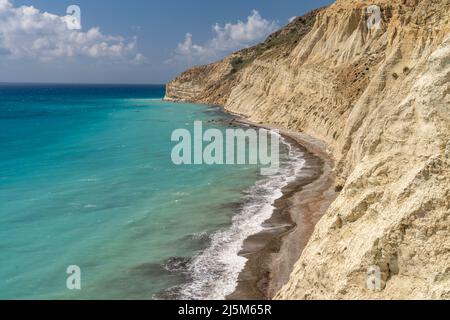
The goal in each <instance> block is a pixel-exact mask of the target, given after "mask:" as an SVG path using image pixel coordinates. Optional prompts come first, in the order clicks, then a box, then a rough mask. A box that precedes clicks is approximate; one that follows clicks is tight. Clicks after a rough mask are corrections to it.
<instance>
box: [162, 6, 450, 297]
mask: <svg viewBox="0 0 450 320" xmlns="http://www.w3.org/2000/svg"><path fill="white" fill-rule="evenodd" d="M373 4H376V5H378V6H379V7H380V8H381V17H382V23H381V25H380V28H379V29H369V28H368V26H367V19H368V14H367V8H368V7H369V6H370V5H373ZM449 17H450V1H449V0H409V1H408V0H394V1H392V0H391V1H387V0H378V1H376V3H373V2H372V1H364V0H353V1H352V0H340V1H337V2H336V3H335V4H333V5H331V6H330V7H328V8H326V9H323V10H318V11H315V12H313V13H311V14H309V15H308V16H306V17H303V18H298V19H297V20H296V21H294V22H293V23H292V24H290V25H288V26H287V27H286V28H285V29H283V30H281V31H280V32H278V33H277V34H275V35H273V36H272V37H270V38H269V39H268V40H267V41H266V42H265V43H263V44H261V45H258V46H256V47H255V48H250V49H246V50H244V51H241V52H238V53H235V54H233V55H231V56H230V57H227V58H226V59H224V60H223V61H220V62H218V63H215V64H212V65H209V66H204V67H199V68H194V69H192V70H189V71H188V72H187V73H184V74H183V75H181V76H180V77H179V78H177V79H175V80H174V81H173V82H172V83H170V84H168V86H167V97H168V98H171V99H174V100H186V101H193V102H203V103H214V104H221V105H224V106H225V107H226V108H227V109H228V110H230V111H233V112H236V113H240V114H243V115H245V116H247V117H248V118H249V119H250V120H253V121H255V122H262V123H272V124H277V125H282V126H284V127H287V128H290V129H295V130H298V131H302V132H305V133H307V134H310V135H312V136H315V137H318V138H320V139H322V140H324V141H326V142H327V143H328V144H329V146H330V148H331V149H332V151H333V153H334V155H335V158H336V160H337V167H336V174H337V176H338V184H339V185H340V186H341V187H342V188H343V189H342V192H341V194H340V196H339V197H338V199H337V200H336V201H335V202H334V203H333V205H332V206H331V207H330V208H329V210H328V212H327V214H326V215H325V216H324V217H323V218H322V220H321V221H320V222H319V224H318V225H317V226H316V230H315V232H314V234H313V236H312V238H311V239H310V242H309V244H308V246H307V247H306V249H305V250H304V252H303V253H302V256H301V258H300V260H299V261H298V262H297V264H296V266H295V268H294V271H293V273H292V275H291V279H290V281H289V283H287V284H286V286H285V287H284V288H283V289H282V290H281V292H280V293H279V294H278V295H277V298H280V299H299V298H300V299H319V298H342V299H347V298H349V299H350V298H369V299H370V298H450V168H449V165H450V163H449V161H450V160H449V157H450V36H449V35H450V23H449ZM270 43H272V45H270ZM274 43H276V45H274ZM370 266H378V267H379V268H380V269H381V277H382V290H380V291H371V290H368V289H367V287H366V280H367V270H368V268H369V267H370Z"/></svg>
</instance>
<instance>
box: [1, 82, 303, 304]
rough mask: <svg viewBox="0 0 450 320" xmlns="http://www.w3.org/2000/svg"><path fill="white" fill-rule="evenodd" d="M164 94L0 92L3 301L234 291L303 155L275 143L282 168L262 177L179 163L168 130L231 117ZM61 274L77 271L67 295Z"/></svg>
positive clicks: (104, 89) (62, 89)
mask: <svg viewBox="0 0 450 320" xmlns="http://www.w3.org/2000/svg"><path fill="white" fill-rule="evenodd" d="M163 94H164V88H163V87H162V86H49V85H45V86H44V85H40V86H32V85H2V86H0V128H1V130H0V147H1V150H2V152H1V153H0V298H3V299H13V298H16V299H17V298H20V299H50V298H51V299H151V298H180V297H184V298H197V299H202V298H207V297H215V298H222V297H223V296H224V295H225V294H226V293H230V290H232V289H233V286H234V284H235V278H237V274H238V273H239V270H240V268H241V267H242V264H243V263H245V261H243V260H242V259H243V258H239V257H238V256H237V252H238V249H239V246H240V245H241V244H242V243H241V242H242V240H243V239H245V237H246V236H247V235H248V234H249V233H252V232H257V231H258V230H260V228H261V227H260V223H261V222H263V221H264V220H265V219H266V218H268V217H270V213H271V203H272V202H273V200H275V199H276V198H277V197H279V196H280V195H281V193H280V188H281V187H282V186H284V185H286V183H288V182H289V179H291V178H292V176H294V175H295V172H296V170H299V169H301V164H302V162H301V154H300V153H298V152H297V151H293V150H289V148H288V146H287V145H284V144H283V147H282V150H283V152H282V154H283V159H284V160H283V170H282V171H281V172H280V174H279V175H278V176H277V177H272V178H270V179H268V178H266V177H261V176H260V175H259V168H258V167H257V166H255V165H245V166H176V165H174V164H172V161H171V158H170V155H171V149H172V147H173V146H174V143H172V142H171V141H170V137H171V134H172V132H173V130H174V129H177V128H189V129H192V125H193V122H194V121H196V120H202V121H204V123H207V122H208V121H211V120H215V121H217V122H215V123H214V124H210V125H209V126H214V127H218V128H220V129H221V130H224V129H226V124H227V121H226V120H227V119H229V116H228V115H226V114H224V113H223V112H221V111H220V110H219V109H218V108H215V107H208V106H203V105H193V104H173V103H166V102H162V101H161V98H162V96H163ZM222 120H224V121H222ZM205 126H206V125H205ZM206 127H207V126H206ZM289 153H291V157H292V156H293V155H294V157H293V158H292V161H288V160H287V155H288V154H289ZM294 158H295V159H294ZM289 177H291V178H289ZM69 265H78V266H79V267H80V268H81V272H82V277H81V279H82V280H81V283H82V289H81V290H79V291H70V290H68V289H67V288H66V279H67V276H68V275H67V274H66V269H67V267H68V266H69Z"/></svg>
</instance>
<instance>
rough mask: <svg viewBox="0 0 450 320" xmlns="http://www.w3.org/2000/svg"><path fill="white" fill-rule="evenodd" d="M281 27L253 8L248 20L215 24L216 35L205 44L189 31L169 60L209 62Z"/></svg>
mask: <svg viewBox="0 0 450 320" xmlns="http://www.w3.org/2000/svg"><path fill="white" fill-rule="evenodd" d="M278 28H279V26H278V24H277V23H276V22H274V21H272V22H270V21H268V20H266V19H264V18H262V17H261V15H260V14H259V12H258V11H256V10H253V11H252V13H251V15H250V16H248V18H247V21H246V22H242V21H238V22H237V23H235V24H233V23H227V24H225V25H224V26H220V25H219V24H217V23H216V24H215V25H214V26H213V27H212V29H213V32H214V37H213V38H212V39H211V40H209V41H207V42H206V43H205V44H203V45H199V44H195V43H194V42H193V36H192V34H190V33H187V34H186V36H185V39H184V42H182V43H179V44H178V46H177V48H176V50H175V52H174V54H173V57H172V58H171V59H170V60H169V61H168V62H189V63H207V62H211V61H212V60H214V59H217V58H219V57H220V56H222V55H223V54H225V53H228V52H230V51H234V50H237V49H240V48H243V47H247V46H249V45H252V44H254V43H256V42H258V41H260V40H262V39H263V38H265V37H267V36H268V35H269V34H271V33H272V32H274V31H275V30H277V29H278Z"/></svg>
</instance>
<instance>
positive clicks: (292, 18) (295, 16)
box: [289, 16, 297, 23]
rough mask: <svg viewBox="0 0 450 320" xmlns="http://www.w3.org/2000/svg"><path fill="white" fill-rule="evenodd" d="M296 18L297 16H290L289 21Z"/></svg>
mask: <svg viewBox="0 0 450 320" xmlns="http://www.w3.org/2000/svg"><path fill="white" fill-rule="evenodd" d="M295 19H297V16H293V17H291V18H289V23H291V22H292V21H294V20H295Z"/></svg>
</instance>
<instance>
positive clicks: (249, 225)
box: [169, 133, 305, 300]
mask: <svg viewBox="0 0 450 320" xmlns="http://www.w3.org/2000/svg"><path fill="white" fill-rule="evenodd" d="M272 134H276V133H272ZM280 142H281V144H282V145H284V146H285V147H287V155H288V157H287V159H285V160H281V159H280V162H281V163H280V164H281V166H280V167H281V168H280V171H279V173H278V174H277V175H275V176H271V177H265V178H264V179H263V180H260V181H258V182H257V183H256V184H255V185H254V186H253V187H252V188H251V189H250V190H248V192H247V196H246V197H245V199H244V202H243V205H242V206H241V208H240V210H239V212H238V213H237V214H236V215H235V216H234V217H233V220H232V225H231V227H229V228H228V229H226V230H222V231H219V232H216V233H214V234H212V235H211V236H210V238H211V244H210V246H209V247H208V248H207V249H206V250H205V251H203V252H202V253H201V254H199V255H198V256H196V257H194V258H193V259H192V260H191V261H190V262H189V265H188V273H189V277H190V279H191V281H190V282H189V283H187V284H185V285H182V286H180V287H178V288H177V289H176V292H177V299H185V300H223V299H225V298H226V296H228V295H229V294H231V293H233V292H234V290H235V289H236V286H237V281H238V277H239V274H240V273H241V271H242V270H243V269H244V267H245V264H246V261H247V259H246V258H245V257H242V256H239V252H240V251H241V250H242V248H243V244H244V241H245V240H246V239H247V238H248V237H250V236H252V235H255V234H257V233H259V232H261V231H263V230H264V229H265V228H264V227H263V223H264V222H265V221H266V220H268V219H270V217H271V216H272V214H273V212H274V209H275V207H274V204H275V201H276V200H277V199H279V198H281V197H282V196H283V193H282V190H283V188H285V187H286V186H287V185H289V184H290V183H292V182H294V181H295V180H296V178H297V176H298V175H299V173H300V171H301V170H302V168H303V167H304V165H305V160H304V154H303V152H302V151H300V150H299V149H298V148H296V147H294V146H293V145H292V144H291V143H289V142H288V141H287V140H286V139H285V138H284V137H282V136H281V138H280ZM174 289H175V288H171V289H169V290H170V291H171V292H172V293H173V292H174Z"/></svg>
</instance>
